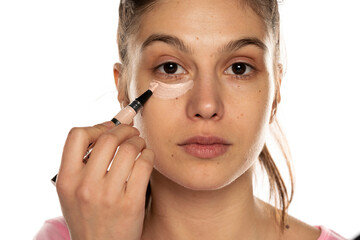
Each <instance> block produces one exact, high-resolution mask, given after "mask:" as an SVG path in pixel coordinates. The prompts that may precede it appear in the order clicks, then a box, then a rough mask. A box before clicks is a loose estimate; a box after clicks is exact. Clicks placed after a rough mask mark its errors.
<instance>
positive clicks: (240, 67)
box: [232, 63, 246, 75]
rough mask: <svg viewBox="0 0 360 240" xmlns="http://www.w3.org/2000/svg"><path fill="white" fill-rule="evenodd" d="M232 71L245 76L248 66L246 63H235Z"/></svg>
mask: <svg viewBox="0 0 360 240" xmlns="http://www.w3.org/2000/svg"><path fill="white" fill-rule="evenodd" d="M232 70H233V72H234V73H235V74H239V75H240V74H244V73H245V71H246V66H245V64H244V63H235V64H233V65H232Z"/></svg>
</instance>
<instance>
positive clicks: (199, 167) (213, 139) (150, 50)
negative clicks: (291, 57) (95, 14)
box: [129, 0, 275, 190]
mask: <svg viewBox="0 0 360 240" xmlns="http://www.w3.org/2000/svg"><path fill="white" fill-rule="evenodd" d="M154 35H158V36H161V37H156V38H154ZM149 39H152V40H150V41H149ZM132 40H133V41H132V44H131V45H130V47H129V55H130V59H131V64H130V65H131V67H130V68H129V71H130V76H131V78H130V99H134V98H135V97H136V96H138V95H139V94H141V93H142V92H144V91H145V90H146V89H147V88H148V87H149V83H150V81H151V80H157V81H161V82H165V83H170V84H173V83H177V82H183V81H189V80H193V82H194V85H193V88H192V89H191V90H189V91H188V92H186V93H185V94H184V95H182V96H179V97H177V98H174V99H161V98H156V97H152V98H150V100H149V101H148V102H147V103H146V105H145V108H144V109H143V111H142V113H141V114H138V116H137V117H136V118H135V120H134V123H135V126H136V127H137V128H138V129H139V130H140V131H141V134H142V136H143V137H144V138H145V139H146V143H147V147H148V148H150V149H152V150H153V151H154V152H155V155H156V158H155V169H156V170H157V171H159V172H160V173H161V174H163V175H164V176H166V177H167V178H169V179H171V180H172V181H174V182H176V183H178V184H180V185H182V186H185V187H187V188H190V189H194V190H210V189H218V188H221V187H223V186H226V185H227V184H229V183H231V182H232V181H233V180H235V179H236V178H238V177H239V176H241V175H242V174H243V173H244V172H245V171H247V170H248V169H249V168H250V167H251V166H252V164H253V163H254V162H255V161H256V160H257V157H258V155H259V153H260V152H261V150H262V147H263V145H264V136H265V132H266V129H267V126H268V124H269V121H270V115H271V106H272V103H273V100H274V95H275V91H274V89H275V88H274V79H273V75H274V74H273V69H272V65H273V64H272V60H273V59H272V58H271V56H272V54H271V53H272V51H273V48H272V44H271V41H270V39H269V37H268V34H267V31H266V28H265V25H264V23H263V22H262V20H261V18H259V17H258V16H257V15H256V14H255V13H254V12H253V11H252V10H251V8H249V7H247V6H243V5H242V4H240V1H239V0H230V1H216V0H198V1H193V0H181V1H172V0H166V1H165V0H160V1H157V3H156V5H155V7H154V8H153V9H152V10H150V11H149V12H147V13H146V14H144V15H143V17H142V19H141V24H140V28H139V30H138V31H137V33H136V35H134V36H133V39H132ZM145 42H146V44H144V43H145Z"/></svg>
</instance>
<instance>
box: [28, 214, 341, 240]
mask: <svg viewBox="0 0 360 240" xmlns="http://www.w3.org/2000/svg"><path fill="white" fill-rule="evenodd" d="M316 227H317V228H318V229H320V230H321V235H320V237H319V238H318V240H346V239H345V238H343V237H341V236H340V235H339V234H337V233H335V232H334V231H332V230H330V229H327V228H325V227H324V226H316ZM33 240H70V234H69V231H68V229H67V226H66V222H65V219H64V218H63V217H57V218H54V219H50V220H47V221H45V223H44V225H43V227H42V228H41V229H40V231H39V232H38V233H37V234H36V236H35V237H34V239H33Z"/></svg>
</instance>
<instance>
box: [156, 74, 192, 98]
mask: <svg viewBox="0 0 360 240" xmlns="http://www.w3.org/2000/svg"><path fill="white" fill-rule="evenodd" d="M155 83H157V84H158V86H157V88H156V90H155V91H154V92H153V97H155V98H160V99H164V100H169V99H175V98H177V97H180V96H182V95H184V94H185V93H187V92H188V91H189V90H190V89H192V88H193V86H194V81H193V80H190V79H189V80H185V81H182V82H176V83H164V82H160V81H156V80H152V81H151V82H150V85H152V84H155Z"/></svg>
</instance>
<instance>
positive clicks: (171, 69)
mask: <svg viewBox="0 0 360 240" xmlns="http://www.w3.org/2000/svg"><path fill="white" fill-rule="evenodd" d="M177 68H178V67H177V64H176V63H173V62H168V63H165V64H164V71H165V72H166V73H168V74H173V73H176V71H177Z"/></svg>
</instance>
